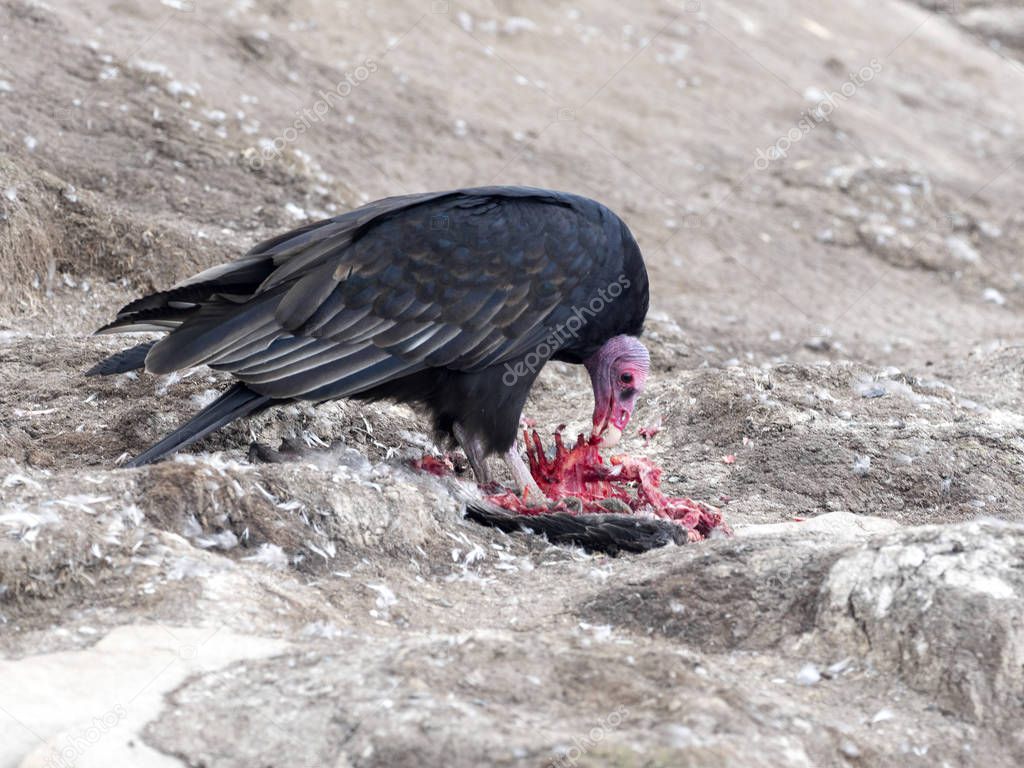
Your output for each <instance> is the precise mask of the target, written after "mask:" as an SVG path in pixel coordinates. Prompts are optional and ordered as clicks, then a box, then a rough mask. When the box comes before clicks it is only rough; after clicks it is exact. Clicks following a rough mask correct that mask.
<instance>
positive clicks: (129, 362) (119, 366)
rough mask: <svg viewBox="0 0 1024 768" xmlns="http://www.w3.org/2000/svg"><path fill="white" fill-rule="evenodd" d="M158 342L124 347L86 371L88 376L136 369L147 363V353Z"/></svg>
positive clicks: (107, 374) (108, 374) (106, 374)
mask: <svg viewBox="0 0 1024 768" xmlns="http://www.w3.org/2000/svg"><path fill="white" fill-rule="evenodd" d="M154 344H156V342H155V341H147V342H146V343H145V344H138V345H136V346H134V347H129V348H128V349H123V350H121V351H120V352H118V353H117V354H116V355H111V356H110V357H108V358H107V359H106V360H101V361H100V362H98V363H96V365H94V366H93V367H92V368H90V369H89V370H88V371H86V372H85V375H86V376H110V375H111V374H114V373H125V372H126V371H134V370H135V369H137V368H141V367H142V366H143V365H145V364H146V355H147V354H148V353H149V348H150V347H152V346H153V345H154Z"/></svg>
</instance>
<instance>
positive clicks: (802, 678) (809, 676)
mask: <svg viewBox="0 0 1024 768" xmlns="http://www.w3.org/2000/svg"><path fill="white" fill-rule="evenodd" d="M820 681H821V672H819V671H818V668H817V667H816V666H814V665H813V664H804V666H803V667H801V668H800V671H799V672H797V673H796V682H797V684H798V685H814V684H815V683H818V682H820Z"/></svg>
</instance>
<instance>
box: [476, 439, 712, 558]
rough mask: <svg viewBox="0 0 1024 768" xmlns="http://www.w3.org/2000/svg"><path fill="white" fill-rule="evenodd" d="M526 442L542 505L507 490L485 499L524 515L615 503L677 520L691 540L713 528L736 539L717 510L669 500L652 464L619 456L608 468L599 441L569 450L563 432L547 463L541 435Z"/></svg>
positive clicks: (593, 509)
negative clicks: (577, 505)
mask: <svg viewBox="0 0 1024 768" xmlns="http://www.w3.org/2000/svg"><path fill="white" fill-rule="evenodd" d="M523 437H524V439H525V441H526V453H527V456H528V458H529V461H530V472H531V474H532V475H533V479H534V480H536V481H537V485H539V486H540V489H541V490H542V491H543V492H544V494H545V495H546V496H547V499H545V500H544V501H543V502H542V503H540V504H536V503H534V502H536V501H539V500H535V499H527V498H525V497H524V498H520V497H519V496H517V495H516V494H514V493H511V492H508V491H506V492H504V493H498V494H494V495H491V496H488V497H487V498H488V500H489V501H491V502H493V503H495V504H497V505H498V506H500V507H503V508H504V509H507V510H510V511H512V512H517V513H519V514H523V515H543V514H550V513H552V512H569V513H572V514H587V513H605V514H607V513H608V512H609V511H615V510H614V509H611V508H610V507H609V506H605V505H602V504H601V503H600V502H601V501H602V500H604V499H617V500H618V501H620V502H622V504H623V505H625V507H628V508H629V509H630V510H632V512H634V513H637V512H651V513H653V514H655V515H657V516H658V517H664V518H668V519H670V520H674V521H676V522H677V523H679V524H680V525H681V526H683V527H684V528H686V530H687V532H688V534H689V538H690V541H701V540H703V539H706V538H707V537H708V536H709V535H710V534H711V531H712V530H713V529H715V528H719V529H721V531H722V532H723V533H725V534H727V535H731V534H732V530H731V529H730V528H729V526H728V525H726V524H725V523H724V522H723V520H722V513H721V512H720V511H719V510H717V509H715V508H714V507H710V506H707V505H706V504H702V503H701V502H699V501H693V500H692V499H686V498H679V497H674V496H666V495H665V494H664V493H663V492H662V491H661V488H660V485H661V469H660V468H658V467H657V466H655V464H654V463H653V462H652V461H650V460H649V459H643V458H634V457H631V456H622V455H619V456H612V457H611V458H610V459H609V462H610V463H609V464H605V463H604V460H603V459H602V458H601V454H600V452H599V450H598V448H599V446H600V443H601V440H600V438H597V439H593V438H592V439H590V440H587V439H585V438H584V437H583V435H580V436H579V437H578V438H577V439H576V445H575V446H574V447H573V448H572V449H571V450H570V449H567V448H566V447H565V443H564V442H563V440H562V432H561V430H559V431H557V432H555V455H554V456H553V457H552V458H551V459H549V458H548V457H547V456H545V454H544V447H543V446H542V444H541V441H540V435H538V434H537V430H533V432H532V434H529V433H526V432H524V433H523ZM630 483H635V489H633V488H630V486H629V484H630ZM634 491H635V492H634ZM570 498H572V499H575V500H576V501H577V502H579V503H581V504H582V512H581V511H580V509H578V508H575V506H574V507H570V506H569V505H568V504H567V501H569V499H570ZM615 506H621V505H615Z"/></svg>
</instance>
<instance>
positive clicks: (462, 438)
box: [452, 422, 491, 485]
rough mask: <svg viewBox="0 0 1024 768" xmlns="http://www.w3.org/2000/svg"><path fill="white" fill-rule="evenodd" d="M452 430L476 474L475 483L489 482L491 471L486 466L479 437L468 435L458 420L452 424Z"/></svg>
mask: <svg viewBox="0 0 1024 768" xmlns="http://www.w3.org/2000/svg"><path fill="white" fill-rule="evenodd" d="M452 432H453V433H454V434H455V439H456V441H458V443H459V447H460V448H461V449H462V450H463V452H464V453H465V454H466V458H467V459H469V466H471V467H472V468H473V474H474V475H476V481H477V483H479V484H480V485H486V484H487V483H489V482H491V472H490V470H489V469H488V468H487V458H486V457H485V456H484V448H483V445H482V444H481V442H480V438H478V437H475V436H472V435H470V434H469V433H468V432H467V431H466V429H465V427H463V426H462V425H461V424H460V423H459V422H455V424H454V425H453V426H452Z"/></svg>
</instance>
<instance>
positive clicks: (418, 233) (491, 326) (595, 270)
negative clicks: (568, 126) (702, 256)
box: [116, 187, 646, 400]
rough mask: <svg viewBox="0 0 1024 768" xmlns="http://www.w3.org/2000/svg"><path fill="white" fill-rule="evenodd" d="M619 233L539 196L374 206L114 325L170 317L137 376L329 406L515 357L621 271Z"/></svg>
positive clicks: (437, 198)
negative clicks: (195, 377)
mask: <svg viewBox="0 0 1024 768" xmlns="http://www.w3.org/2000/svg"><path fill="white" fill-rule="evenodd" d="M624 233H625V234H624ZM627 236H628V230H625V227H624V225H622V224H621V222H620V221H619V220H618V219H617V217H615V216H614V215H613V214H611V213H610V212H609V211H607V209H605V208H603V207H602V206H599V205H598V204H596V203H594V202H593V201H589V200H585V199H584V198H577V197H574V196H571V195H565V194H561V193H553V192H548V191H545V190H536V189H530V188H502V187H494V188H479V189H474V190H462V191H457V192H448V193H436V194H428V195H410V196H405V197H398V198H388V199H386V200H381V201H377V202H376V203H371V204H370V205H368V206H365V207H364V208H361V209H358V210H357V211H352V212H350V213H348V214H345V215H343V216H339V217H337V218H335V219H330V220H328V221H324V222H318V223H315V224H310V225H307V226H305V227H302V228H301V229H299V230H296V231H294V232H291V233H286V234H284V235H281V236H279V237H276V238H273V239H271V240H268V241H266V242H264V243H261V244H260V245H258V246H257V247H256V248H254V249H253V250H252V251H250V252H249V253H248V254H247V255H246V256H245V257H243V258H242V259H241V260H239V261H238V262H235V264H234V265H225V266H221V267H216V268H214V269H212V270H208V271H207V272H206V273H202V274H200V275H198V276H196V278H193V279H192V280H190V281H187V282H186V283H183V284H181V285H179V286H177V287H176V288H174V289H172V290H171V291H167V292H164V293H162V294H156V295H155V296H152V297H147V298H146V299H142V300H140V301H137V302H133V303H132V304H130V305H128V307H126V308H125V309H124V310H122V312H121V313H119V316H118V321H116V322H117V323H119V324H122V323H123V324H124V325H125V326H131V325H132V323H133V322H139V321H141V320H142V319H143V317H144V316H145V314H144V313H148V316H149V320H150V321H152V320H153V319H157V320H159V319H160V318H159V317H156V318H154V317H152V315H153V314H154V312H155V313H156V314H157V315H159V312H160V311H164V312H165V313H166V314H167V315H168V317H171V314H172V313H174V314H173V317H171V319H169V320H167V322H168V323H169V324H174V323H179V325H178V327H176V328H175V329H174V330H173V331H172V332H171V333H169V334H168V335H167V336H166V337H165V338H163V339H162V340H161V341H159V342H158V343H157V344H156V345H155V346H154V347H153V348H152V349H151V350H150V351H149V354H148V356H147V358H146V368H147V369H148V370H150V371H153V372H158V373H164V372H169V371H172V370H177V369H179V368H184V367H188V366H193V365H199V364H203V363H207V364H210V365H211V366H213V367H215V368H218V369H221V370H225V371H228V372H230V373H232V374H233V375H235V376H236V377H237V378H238V379H239V380H241V381H243V382H245V383H246V384H247V385H248V386H249V387H250V388H251V389H252V390H253V391H256V392H258V393H261V394H264V395H266V396H268V397H274V398H280V399H283V398H303V399H311V400H318V399H324V398H325V397H328V396H329V397H340V396H345V395H350V394H355V393H358V392H360V391H365V389H366V388H367V387H372V386H374V385H376V384H378V383H379V382H381V381H382V380H384V379H382V377H388V376H390V377H392V378H400V377H403V376H408V375H411V374H413V373H416V372H417V371H420V370H423V369H424V368H427V367H438V366H444V367H447V368H450V369H454V370H460V371H474V370H480V369H481V368H483V367H486V366H491V365H496V364H501V363H503V362H505V361H509V360H512V359H514V358H516V357H517V356H522V355H523V354H525V353H526V352H528V351H530V350H531V349H533V348H535V347H536V346H537V345H538V344H539V343H540V342H541V341H543V340H544V339H545V338H547V337H548V336H550V334H551V333H552V331H553V330H554V329H556V328H557V327H558V326H559V324H561V323H564V322H565V321H566V320H567V319H568V318H569V317H570V315H571V313H572V311H573V309H574V307H576V306H583V305H585V304H586V303H587V302H588V301H590V300H591V299H592V298H593V297H594V296H595V295H596V294H597V292H598V290H599V289H601V288H603V287H605V286H607V285H608V284H609V283H610V282H611V281H614V280H615V279H616V278H617V277H618V276H619V275H620V274H622V272H623V270H624V269H625V265H624V263H623V247H622V246H623V239H624V238H625V237H627ZM634 247H635V244H634ZM642 287H643V290H644V309H646V282H645V284H644V285H643V286H642ZM243 290H244V291H246V292H247V293H246V295H244V296H241V295H239V291H243ZM172 305H173V306H172ZM165 319H166V318H165ZM619 332H622V331H619ZM607 335H611V334H605V336H607ZM311 339H315V340H316V341H313V342H311V341H310V340H311ZM574 341H580V340H579V338H577V339H574ZM599 341H603V338H601V339H600V340H599ZM583 342H586V339H584V340H583ZM583 342H581V343H583ZM598 343H599V342H598ZM555 351H557V350H555Z"/></svg>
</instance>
